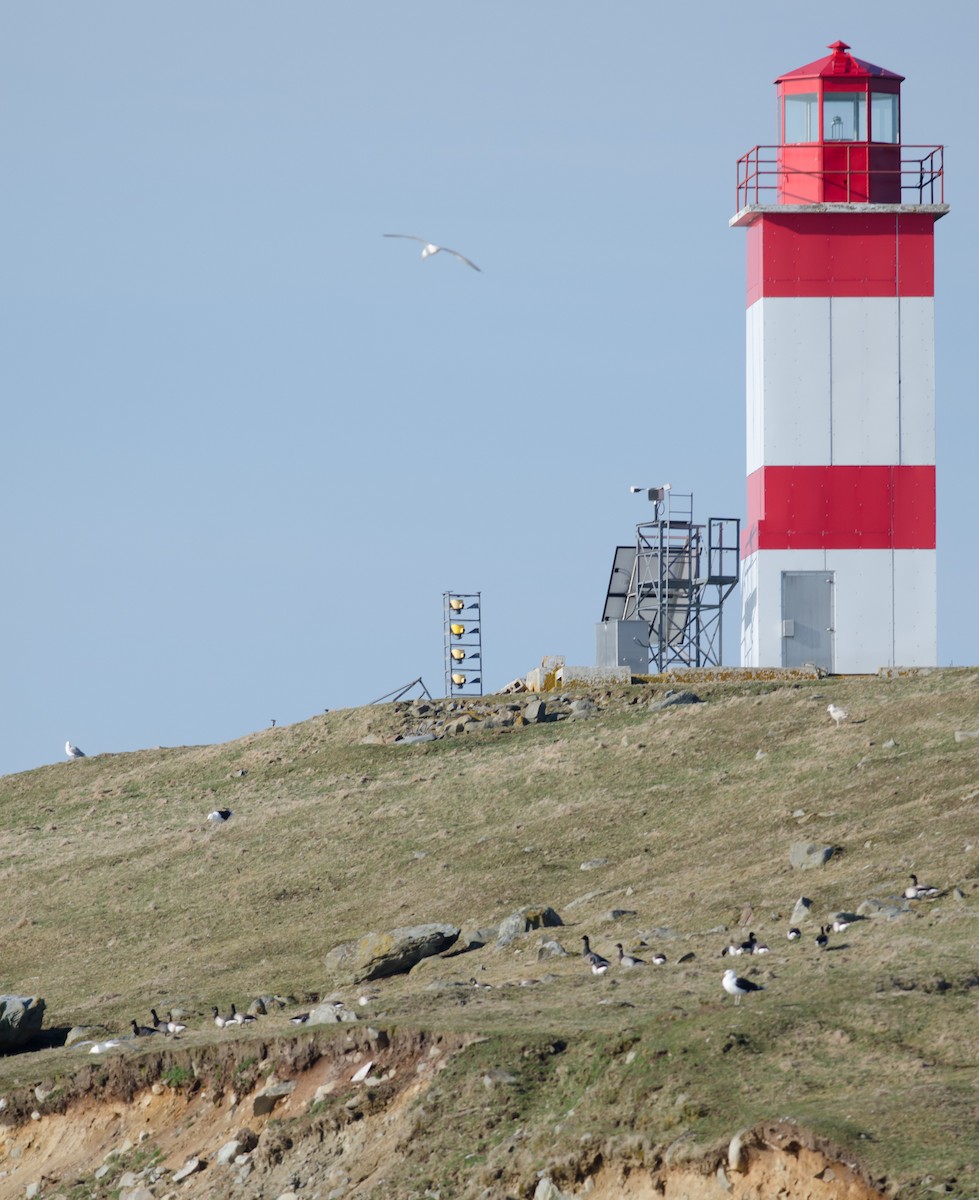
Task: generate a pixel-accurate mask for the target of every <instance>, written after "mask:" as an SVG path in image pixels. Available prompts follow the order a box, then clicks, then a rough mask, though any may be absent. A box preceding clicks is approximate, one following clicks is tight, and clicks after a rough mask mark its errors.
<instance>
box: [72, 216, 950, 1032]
mask: <svg viewBox="0 0 979 1200" xmlns="http://www.w3.org/2000/svg"><path fill="white" fill-rule="evenodd" d="M384 236H385V237H410V238H411V239H412V240H413V241H416V242H421V243H422V245H423V246H424V249H423V250H422V258H428V257H429V256H430V255H432V254H437V253H438V252H439V250H445V251H446V253H448V254H453V255H455V257H456V258H459V259H462V261H463V262H464V263H467V264H468V265H469V266H470V267H473V268H474V269H475V270H477V271H478V270H479V267H477V266H476V264H475V263H471V262H469V259H468V258H464V257H463V255H461V254H459V253H458V252H457V251H455V250H449V249H448V248H447V247H445V246H435V245H432V244H431V243H430V242H426V241H425V239H424V238H417V237H414V236H413V235H411V234H404V233H386V234H385V235H384ZM826 711H827V712H828V713H829V715H830V718H831V719H832V720H833V721H834V722H835V724H836V728H837V729H839V727H840V725H842V724H843V722H844V721H846V720H848V718H849V716H850V714H849V712H848V710H847V709H845V708H841V707H840V706H839V705H837V704H829V705H827V706H826ZM272 724H273V725H274V724H275V722H274V721H273V722H272ZM65 753H66V754H67V755H68V757H69V758H84V757H85V752H84V750H80V749H79V748H78V746H73V745H72V744H71V741H67V742H65ZM233 815H234V814H233V813H232V811H231V809H230V808H219V809H215V810H214V811H213V812H210V813H208V814H207V819H208V821H210V822H212V824H218V825H220V824H224V822H225V821H228V820H230V818H231V817H232V816H233ZM940 895H941V889H940V888H937V887H934V886H933V885H931V884H924V883H919V882H918V877H917V875H912V876H911V883H910V884H909V885H908V887H906V888H905V889H904V893H903V898H904V899H905V900H930V899H933V898H934V897H936V896H940ZM849 926H850V922H849V921H848V920H846V919H844V918H842V917H838V918H836V920H834V921H833V923H832V924H831V925H820V927H819V933H818V934H816V935H815V939H814V940H815V942H816V945H817V946H818V948H819V949H820V950H825V949H826V947H827V946H828V945H829V935H830V933H842V932H843V931H844V930H845V929H848V928H849ZM786 936H787V938H788V940H789V941H790V942H795V941H799V940H801V938H802V931H801V930H800V929H798V928H796V927H795V926H792V928H790V929H789V931H788V933H787V934H786ZM581 940H582V943H583V949H582V952H581V956H582V958H583V959H584V960H585V962H586V963H587V964H588V966H589V967H590V968H591V971H592V974H593V975H604V974H606V972H607V971H608V970H609V968H610V967H611V966H612V963H611V961H610V960H609V959H607V958H605V957H603V956H602V955H601V954H599V953H598V952H597V951H595V950H592V948H591V943H590V941H589V939H588V936H587V935H586V934H583V935H582V938H581ZM615 948H616V950H617V951H618V959H617V962H618V965H619V967H621V968H624V969H632V968H634V967H645V966H647V965H649V964H650V963H651V964H652V965H654V966H664V965H665V964H666V961H667V960H666V955H665V954H660V953H657V954H654V955H653V956H652V957H651V958H650V960H649V963H647V961H646V959H643V958H637V957H636V956H635V955H634V954H627V953H626V952H625V949H624V948H623V945H622V943H621V942H616V943H615ZM767 953H768V947H767V946H766V945H764V944H763V943H762V942H759V941H758V939H757V938H756V937H755V935H754V932H750V933H749V934H748V939H747V941H744V942H740V943H736V942H731V943H730V944H729V945H727V946H725V947H724V949H723V950H722V951H721V956H722V957H724V956H729V957H731V958H738V957H740V956H741V955H744V954H767ZM691 958H693V955H692V954H685V955H683V957H682V958H680V959H679V962H681V963H682V962H686V961H689V960H690V959H691ZM471 982H472V984H473V986H477V987H478V986H480V985H479V984H477V983H476V980H475V979H473V980H472V981H471ZM483 986H488V985H483ZM721 986H722V987H723V988H724V990H725V992H727V993H728V995H730V996H733V997H734V1003H735V1004H740V1003H741V997H742V996H747V995H749V994H750V993H751V992H763V991H764V990H765V989H764V987H763V985H762V984H760V983H755V982H754V981H753V980H751V979H745V978H743V977H742V976H740V975H738V973H737V971H736V970H735V969H734V968H733V967H729V968H728V969H727V970H726V971H725V972H724V975H723V977H722V978H721ZM150 1011H151V1013H152V1016H153V1024H152V1025H151V1026H149V1025H139V1024H138V1023H137V1022H136V1021H133V1022H132V1027H133V1036H134V1037H148V1036H150V1035H151V1034H156V1033H163V1034H177V1033H180V1032H182V1031H183V1030H184V1029H186V1026H185V1025H181V1024H180V1023H179V1022H176V1021H174V1020H173V1019H172V1017H171V1014H170V1013H167V1019H166V1021H160V1020H159V1019H158V1017H157V1015H156V1010H155V1009H151V1010H150ZM212 1011H213V1015H214V1024H215V1025H216V1026H217V1027H218V1028H219V1029H224V1028H227V1027H229V1026H232V1025H246V1024H250V1023H251V1022H253V1021H255V1020H256V1018H255V1017H254V1016H252V1015H250V1014H245V1013H240V1012H238V1011H237V1010H236V1008H235V1006H234V1005H233V1004H232V1006H231V1012H230V1013H229V1014H228V1016H226V1017H225V1016H222V1015H221V1014H220V1012H219V1011H218V1009H217V1008H214V1009H213V1010H212ZM308 1017H309V1013H301V1014H300V1015H298V1016H296V1017H291V1018H290V1020H291V1021H292V1022H293V1024H297V1025H301V1024H303V1023H304V1022H305V1021H306V1020H307V1019H308ZM121 1042H122V1039H112V1040H109V1041H107V1042H96V1043H95V1044H94V1045H93V1046H92V1047H91V1050H92V1053H93V1054H95V1053H98V1052H100V1051H102V1050H107V1049H111V1048H112V1047H114V1046H118V1045H120V1044H121Z"/></svg>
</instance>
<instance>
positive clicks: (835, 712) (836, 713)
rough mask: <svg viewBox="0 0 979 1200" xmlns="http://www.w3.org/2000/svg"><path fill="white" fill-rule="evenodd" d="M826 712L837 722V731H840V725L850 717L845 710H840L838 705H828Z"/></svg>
mask: <svg viewBox="0 0 979 1200" xmlns="http://www.w3.org/2000/svg"><path fill="white" fill-rule="evenodd" d="M826 711H827V712H828V713H829V715H830V716H831V717H832V718H833V720H834V721H835V722H836V728H837V729H839V727H840V725H841V724H842V723H843V722H844V721H845V720H846V719H847V717H848V716H849V715H850V714H849V713H848V712H847V710H846V709H845V708H840V706H839V705H838V704H827V706H826Z"/></svg>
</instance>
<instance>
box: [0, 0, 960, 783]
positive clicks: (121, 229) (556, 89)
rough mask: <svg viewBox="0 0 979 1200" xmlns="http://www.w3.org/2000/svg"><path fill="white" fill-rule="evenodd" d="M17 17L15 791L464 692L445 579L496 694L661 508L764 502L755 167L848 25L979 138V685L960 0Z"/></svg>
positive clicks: (9, 392) (588, 638) (10, 162)
mask: <svg viewBox="0 0 979 1200" xmlns="http://www.w3.org/2000/svg"><path fill="white" fill-rule="evenodd" d="M3 16H4V21H3V29H4V36H3V38H2V39H0V154H2V162H3V167H4V171H3V174H4V180H5V182H4V186H3V189H2V192H0V197H2V198H0V205H2V210H3V222H2V239H3V241H2V269H0V306H2V312H0V338H2V350H0V386H2V395H3V411H4V426H3V429H4V436H3V438H2V441H0V456H2V458H0V465H2V472H0V489H2V490H0V497H2V517H0V520H2V540H0V545H2V554H3V566H4V573H3V574H4V583H3V588H2V591H0V617H2V627H3V630H4V635H5V636H4V653H3V660H2V664H3V666H2V674H0V687H2V695H3V709H4V719H3V722H2V733H0V774H3V773H9V772H14V771H20V770H24V769H27V768H30V767H34V766H38V765H41V764H42V763H46V762H51V761H55V760H58V759H59V758H62V757H63V746H64V741H65V739H66V738H70V739H71V740H72V741H74V742H76V743H77V744H79V745H81V746H82V747H83V748H84V749H85V750H86V751H87V752H89V753H95V752H113V751H123V750H131V749H136V748H140V747H146V746H156V745H180V744H190V743H206V742H215V741H224V740H226V739H230V738H233V737H237V736H240V735H242V734H244V733H247V732H249V731H251V730H254V729H261V728H264V727H267V726H268V724H269V722H270V721H271V720H272V719H273V718H274V719H275V720H276V721H277V723H278V724H280V725H282V724H287V723H289V722H292V721H297V720H302V719H305V718H306V717H309V716H311V715H313V714H315V713H318V712H322V711H323V709H324V708H340V707H346V706H351V705H358V704H363V703H367V702H369V701H371V700H373V699H375V698H377V697H378V696H381V695H383V694H385V693H388V692H390V691H392V690H393V689H395V688H397V687H398V686H399V685H401V684H404V683H407V682H408V681H409V680H411V679H414V678H416V677H419V676H420V677H421V678H422V679H424V681H425V683H426V684H427V686H428V687H429V690H431V691H432V692H433V693H434V694H436V695H439V694H441V693H442V692H443V691H444V665H443V658H442V653H443V651H442V593H443V592H444V591H446V590H458V591H464V592H476V591H479V592H481V593H482V598H483V651H484V654H483V657H484V683H485V685H486V687H487V690H492V689H494V688H496V687H499V686H501V685H502V684H504V683H506V682H507V681H508V680H509V679H511V678H513V677H514V676H515V675H518V674H523V673H525V672H526V671H527V670H528V669H529V668H530V667H532V666H534V665H535V664H536V663H537V662H539V660H540V658H541V656H542V655H545V654H563V655H565V656H566V657H567V659H568V660H569V661H571V662H577V663H592V662H594V655H595V645H594V643H595V634H594V626H595V622H596V621H597V620H598V619H599V617H600V615H601V608H602V603H603V600H604V595H605V587H606V584H607V581H608V574H609V569H610V566H611V555H612V550H613V547H614V546H615V545H616V543H619V542H629V541H630V540H631V539H632V537H633V529H634V525H635V523H636V522H637V521H638V520H642V519H646V517H647V516H648V512H647V511H646V510H644V507H643V506H644V505H646V502H645V501H644V500H641V499H640V498H637V497H634V496H631V495H630V494H629V491H628V486H629V485H630V484H632V483H639V484H655V483H661V482H665V481H667V480H669V481H670V482H672V484H673V486H674V488H675V489H677V490H678V491H682V492H693V494H694V500H695V511H696V515H697V517H698V518H700V519H704V520H706V518H707V517H708V516H743V514H744V458H745V454H744V288H745V264H744V234H743V232H742V231H739V230H732V229H729V228H728V225H727V222H728V219H729V217H730V216H731V215H733V212H734V209H735V200H736V197H735V190H734V185H735V164H736V161H737V159H738V157H739V156H740V155H741V154H743V153H744V152H745V151H746V150H748V149H749V148H750V147H752V146H754V145H755V144H757V143H771V142H772V141H774V125H775V120H774V118H775V88H774V86H773V80H774V79H775V77H776V76H777V75H779V74H781V73H783V72H785V71H788V70H791V69H794V68H795V67H798V66H801V65H802V64H804V63H807V62H810V61H812V60H813V59H815V58H818V57H820V56H822V54H823V53H825V47H826V46H827V44H828V43H830V42H832V41H835V40H836V39H837V38H842V39H843V40H844V41H846V42H848V43H849V44H850V45H851V47H852V48H853V52H854V53H855V54H856V55H857V56H859V57H861V58H865V59H869V60H870V61H871V62H875V63H877V64H879V65H881V66H885V67H887V68H889V69H891V70H894V71H898V72H900V73H901V74H904V75H905V76H907V82H906V83H905V84H904V87H903V118H904V128H903V140H904V142H906V143H928V144H933V143H943V144H944V145H945V146H946V148H947V149H946V168H947V173H948V178H947V187H946V199H947V200H948V201H949V202H950V203H951V205H952V212H951V214H950V215H949V216H948V217H946V218H945V219H944V220H942V221H941V222H940V224H939V226H938V228H937V233H936V247H937V264H936V297H937V299H936V320H937V352H938V414H939V415H938V468H939V485H938V502H939V589H940V594H939V656H940V660H941V662H942V664H943V665H944V664H948V663H956V664H972V663H976V662H977V661H979V633H977V623H976V620H975V617H974V613H973V608H974V604H973V597H974V596H975V594H976V592H977V585H979V565H977V554H976V552H975V549H974V547H975V534H974V528H973V527H974V518H973V506H974V501H973V495H972V487H971V483H972V474H973V466H972V460H973V457H974V454H975V446H976V432H977V419H976V415H975V402H974V382H973V371H972V370H971V368H970V365H969V364H970V363H971V359H970V358H969V355H970V354H971V351H972V347H973V342H974V337H975V335H974V329H973V325H974V301H970V299H969V297H970V296H971V295H972V294H973V288H974V280H975V276H976V270H975V268H976V232H975V222H976V216H977V214H976V205H975V198H976V195H977V180H976V159H977V157H979V147H977V144H976V137H975V118H974V111H973V110H974V103H973V93H974V91H975V88H974V84H973V82H972V80H971V69H970V68H969V66H968V62H969V61H971V60H972V59H973V58H974V55H973V53H972V50H973V47H974V46H975V38H976V32H977V30H976V18H975V16H974V14H972V13H971V11H970V12H968V13H960V14H958V15H956V14H954V13H943V15H942V18H941V22H940V24H939V25H936V26H935V27H934V28H932V27H929V26H927V24H926V23H925V19H924V16H923V14H922V10H921V8H920V5H917V4H911V3H909V2H906V0H900V2H894V0H887V2H884V0H868V2H867V3H864V4H862V5H860V6H842V5H838V6H830V7H829V8H826V7H825V6H824V7H823V8H822V9H818V8H817V9H814V8H813V7H812V6H789V5H785V4H782V3H777V4H776V3H771V2H768V0H761V2H760V3H758V4H755V5H753V6H752V7H751V8H750V9H744V8H740V9H738V8H732V7H731V6H729V5H720V4H718V5H707V6H700V5H698V6H693V5H691V6H665V5H660V4H656V3H653V2H651V0H646V2H639V0H620V2H618V3H616V4H614V5H597V4H594V3H592V4H585V3H576V2H568V0H534V2H528V0H522V2H520V3H515V2H509V0H500V2H496V3H493V4H492V5H475V4H467V3H459V2H456V3H451V4H450V3H433V2H427V0H420V2H419V3H416V4H412V5H407V4H401V3H393V2H383V3H375V4H368V3H365V4H359V5H340V4H332V3H325V2H318V3H314V2H312V0H284V2H283V3H279V4H274V5H273V4H271V3H249V2H248V0H194V2H193V3H190V2H183V0H175V2H173V0H172V2H169V3H167V4H166V5H162V4H155V5H152V4H149V3H132V0H118V2H115V3H111V2H107V0H86V3H85V4H84V5H80V4H77V3H73V2H69V0H34V2H32V3H31V4H21V5H13V4H7V5H5V6H4V13H3ZM386 232H404V233H413V234H420V235H423V236H425V237H427V238H431V239H432V240H434V241H437V242H440V243H442V244H444V245H448V246H451V247H454V248H456V249H458V250H460V251H461V252H462V253H463V254H466V255H467V256H468V257H470V258H471V259H473V260H474V261H475V262H476V263H478V264H479V265H480V267H481V268H482V273H481V274H477V273H476V272H474V271H470V270H469V269H468V268H467V267H465V266H464V265H463V264H461V263H459V262H457V261H456V260H454V259H451V258H449V257H447V256H446V255H439V256H437V257H435V258H433V259H431V260H429V261H426V262H422V261H420V259H419V256H418V251H419V247H418V246H416V245H415V244H413V243H410V242H402V241H394V240H387V239H384V238H383V237H382V236H381V235H382V233H386ZM646 509H648V505H646ZM735 601H736V598H735V599H734V600H732V602H731V604H732V609H731V611H732V614H733V613H734V612H735ZM736 632H737V630H736V622H734V623H732V622H730V621H729V622H728V628H727V632H726V646H725V659H726V660H727V661H728V662H736V661H737V655H738V647H737V639H736Z"/></svg>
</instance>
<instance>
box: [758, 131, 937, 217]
mask: <svg viewBox="0 0 979 1200" xmlns="http://www.w3.org/2000/svg"><path fill="white" fill-rule="evenodd" d="M881 152H882V153H881ZM812 203H837V204H847V203H853V204H867V203H870V204H873V203H885V204H944V203H945V148H944V146H890V145H888V146H883V145H882V146H878V145H877V144H875V143H867V142H825V143H823V142H814V143H801V144H792V145H781V146H755V147H754V148H753V149H751V150H749V151H748V153H747V154H743V155H742V156H741V158H739V159H738V185H737V211H738V212H740V211H741V210H742V209H743V208H747V207H749V206H751V205H755V204H760V205H775V204H812Z"/></svg>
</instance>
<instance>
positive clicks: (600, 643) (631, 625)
mask: <svg viewBox="0 0 979 1200" xmlns="http://www.w3.org/2000/svg"><path fill="white" fill-rule="evenodd" d="M595 665H596V666H599V667H628V668H629V670H630V671H631V672H632V673H633V675H648V674H649V624H648V623H647V622H646V621H616V620H614V619H613V620H608V621H600V622H599V623H598V624H597V625H596V626H595Z"/></svg>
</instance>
